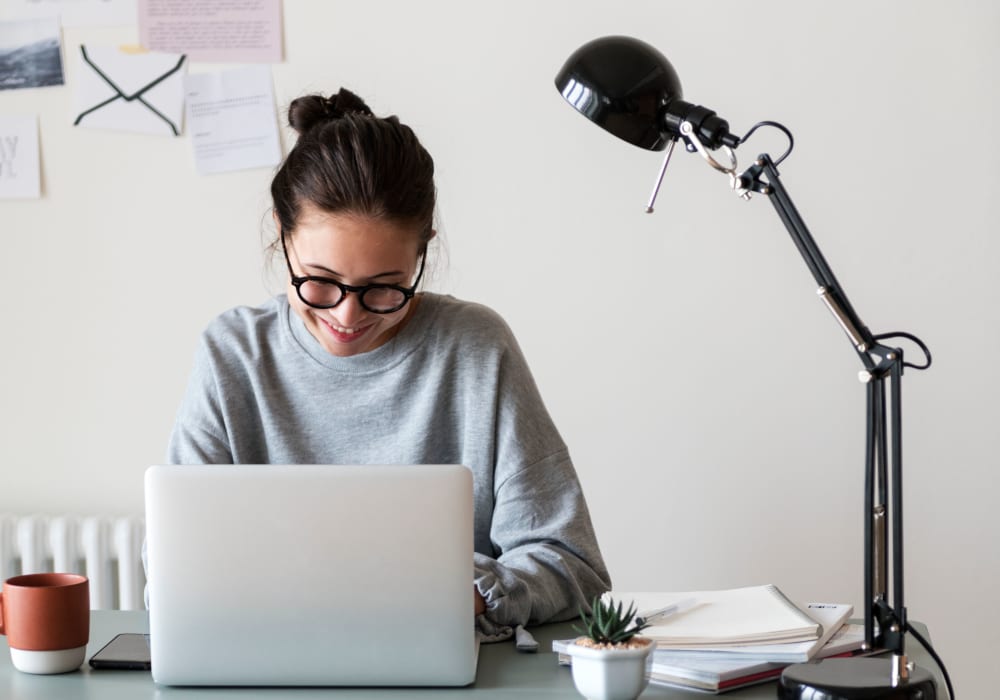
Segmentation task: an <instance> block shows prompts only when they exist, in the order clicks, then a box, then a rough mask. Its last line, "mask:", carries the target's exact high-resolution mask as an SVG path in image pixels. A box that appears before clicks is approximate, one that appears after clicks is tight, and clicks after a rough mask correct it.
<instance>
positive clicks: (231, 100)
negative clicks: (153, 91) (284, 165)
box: [184, 66, 281, 175]
mask: <svg viewBox="0 0 1000 700" xmlns="http://www.w3.org/2000/svg"><path fill="white" fill-rule="evenodd" d="M184 85H185V96H186V98H187V120H188V129H189V130H190V132H191V144H192V146H193V147H194V159H195V163H196V164H197V167H198V172H199V173H201V174H202V175H207V174H212V173H224V172H229V171H233V170H246V169H248V168H262V167H272V166H274V165H277V164H278V162H279V161H280V160H281V142H280V140H279V138H278V118H277V114H276V112H275V109H274V89H273V87H272V85H271V69H270V67H269V66H249V67H246V68H234V69H232V70H228V71H222V72H218V73H197V74H192V75H189V76H187V77H186V78H185V81H184Z"/></svg>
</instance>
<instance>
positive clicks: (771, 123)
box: [740, 121, 795, 167]
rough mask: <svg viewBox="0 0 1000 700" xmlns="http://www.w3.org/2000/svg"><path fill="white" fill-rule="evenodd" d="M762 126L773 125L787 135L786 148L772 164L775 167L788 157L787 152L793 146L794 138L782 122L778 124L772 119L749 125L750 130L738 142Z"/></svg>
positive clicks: (743, 140) (744, 139)
mask: <svg viewBox="0 0 1000 700" xmlns="http://www.w3.org/2000/svg"><path fill="white" fill-rule="evenodd" d="M762 126H773V127H774V128H775V129H778V130H779V131H781V132H782V133H784V134H785V136H787V137H788V150H787V151H785V152H784V153H782V154H781V157H780V158H778V160H776V161H774V165H775V166H776V167H777V166H778V165H780V164H781V161H783V160H784V159H785V158H787V157H788V154H790V153H791V152H792V149H793V148H795V139H794V138H792V132H791V131H789V130H788V129H787V128H786V127H785V126H784V125H783V124H779V123H778V122H772V121H763V122H757V123H756V124H754V125H753V126H752V127H750V131H748V132H747V133H746V134H745V135H744V136H743V138H741V139H740V143H741V144H742V143H744V142H745V141H746V140H747V139H748V138H750V136H751V134H753V132H755V131H757V129H759V128H760V127H762Z"/></svg>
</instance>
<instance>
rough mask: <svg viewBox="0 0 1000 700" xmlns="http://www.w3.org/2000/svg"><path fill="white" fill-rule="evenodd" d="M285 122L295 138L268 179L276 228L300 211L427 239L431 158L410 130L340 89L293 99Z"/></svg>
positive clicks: (289, 225)
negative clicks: (389, 225) (372, 221)
mask: <svg viewBox="0 0 1000 700" xmlns="http://www.w3.org/2000/svg"><path fill="white" fill-rule="evenodd" d="M288 123H289V124H290V125H291V127H292V128H293V129H295V131H296V132H297V133H298V135H299V137H298V140H297V141H296V143H295V146H294V147H293V148H292V150H291V152H290V153H289V154H288V157H287V158H285V162H284V163H283V164H282V165H281V167H280V168H279V169H278V173H277V174H276V175H275V176H274V180H273V181H272V182H271V198H272V200H273V203H274V211H275V215H276V216H277V219H278V223H279V225H280V226H281V230H282V231H284V232H285V233H291V232H292V231H294V230H295V227H296V224H297V223H298V220H299V216H300V215H301V213H302V208H303V206H305V205H311V206H313V207H316V208H317V209H319V210H320V211H323V212H326V213H331V214H344V213H346V214H361V215H365V216H370V217H373V218H380V219H386V220H389V221H394V222H398V223H401V224H406V225H412V226H413V227H414V228H416V229H417V230H418V231H419V232H420V236H421V242H423V243H426V242H427V241H428V240H430V238H431V237H432V235H433V234H432V222H433V218H434V206H435V202H436V199H437V193H436V190H435V187H434V160H433V159H432V158H431V156H430V154H429V153H428V152H427V150H426V149H425V148H424V147H423V146H422V145H421V144H420V142H419V141H418V140H417V137H416V135H415V134H414V133H413V130H412V129H410V127H408V126H406V125H405V124H402V123H401V122H400V121H399V119H398V118H397V117H395V116H389V117H384V118H380V117H376V116H375V115H374V114H372V111H371V109H369V108H368V105H366V104H365V103H364V101H363V100H362V99H361V98H360V97H358V96H357V95H355V94H354V93H352V92H350V91H349V90H345V89H343V88H341V89H340V91H339V92H337V94H335V95H331V96H330V97H323V96H321V95H307V96H305V97H300V98H298V99H296V100H294V101H292V103H291V105H290V106H289V108H288Z"/></svg>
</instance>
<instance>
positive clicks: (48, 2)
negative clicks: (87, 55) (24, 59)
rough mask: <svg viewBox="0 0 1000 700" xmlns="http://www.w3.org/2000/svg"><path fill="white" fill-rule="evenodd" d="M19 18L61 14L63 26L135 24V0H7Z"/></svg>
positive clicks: (7, 3)
mask: <svg viewBox="0 0 1000 700" xmlns="http://www.w3.org/2000/svg"><path fill="white" fill-rule="evenodd" d="M4 4H6V5H8V7H9V8H11V10H12V14H14V13H16V14H17V16H19V17H39V16H52V17H54V16H57V15H58V16H59V22H60V24H62V26H64V27H99V26H125V25H128V26H134V25H135V22H136V0H4Z"/></svg>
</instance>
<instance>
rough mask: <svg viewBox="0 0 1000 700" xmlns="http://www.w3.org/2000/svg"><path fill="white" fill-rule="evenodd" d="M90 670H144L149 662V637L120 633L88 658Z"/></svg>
mask: <svg viewBox="0 0 1000 700" xmlns="http://www.w3.org/2000/svg"><path fill="white" fill-rule="evenodd" d="M90 666H91V667H92V668H118V669H140V670H142V669H145V670H149V668H150V667H151V664H150V660H149V635H148V634H134V633H130V632H129V633H122V634H119V635H117V636H116V637H115V638H114V639H112V640H111V641H110V642H108V643H107V644H105V645H104V646H103V647H101V650H100V651H98V652H97V653H96V654H94V655H93V656H91V657H90Z"/></svg>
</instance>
